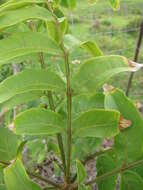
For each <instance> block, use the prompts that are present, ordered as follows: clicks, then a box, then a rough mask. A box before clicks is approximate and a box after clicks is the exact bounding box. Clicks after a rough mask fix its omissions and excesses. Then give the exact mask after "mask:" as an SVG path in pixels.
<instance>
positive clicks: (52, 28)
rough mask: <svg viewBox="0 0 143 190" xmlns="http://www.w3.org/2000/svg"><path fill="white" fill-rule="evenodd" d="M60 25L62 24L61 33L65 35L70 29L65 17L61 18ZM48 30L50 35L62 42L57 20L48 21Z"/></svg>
mask: <svg viewBox="0 0 143 190" xmlns="http://www.w3.org/2000/svg"><path fill="white" fill-rule="evenodd" d="M58 21H59V25H60V31H61V33H60V35H62V36H64V34H65V33H66V32H67V29H68V22H67V19H66V18H65V17H62V18H59V19H58ZM47 30H48V34H49V36H50V37H51V38H52V39H53V40H55V41H56V42H57V43H60V40H61V36H59V32H58V30H57V26H56V23H55V21H47Z"/></svg>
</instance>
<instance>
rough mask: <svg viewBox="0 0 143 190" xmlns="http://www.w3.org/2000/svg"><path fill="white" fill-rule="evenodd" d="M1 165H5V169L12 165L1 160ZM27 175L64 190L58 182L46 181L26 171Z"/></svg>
mask: <svg viewBox="0 0 143 190" xmlns="http://www.w3.org/2000/svg"><path fill="white" fill-rule="evenodd" d="M0 164H2V165H4V166H5V167H7V166H9V165H10V164H11V163H9V162H4V161H1V160H0ZM26 172H27V174H28V175H30V176H31V177H35V178H37V179H39V180H41V181H43V182H46V183H48V184H50V185H52V186H53V187H55V188H57V189H62V187H63V185H62V184H58V183H56V182H54V181H53V180H49V179H46V178H45V177H42V176H39V175H37V174H35V173H33V172H30V171H29V170H26Z"/></svg>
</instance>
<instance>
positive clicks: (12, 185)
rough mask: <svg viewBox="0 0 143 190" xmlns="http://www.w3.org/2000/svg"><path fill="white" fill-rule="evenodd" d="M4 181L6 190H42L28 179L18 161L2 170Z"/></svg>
mask: <svg viewBox="0 0 143 190" xmlns="http://www.w3.org/2000/svg"><path fill="white" fill-rule="evenodd" d="M4 179H5V183H6V186H7V189H8V190H19V188H20V190H42V189H41V187H40V186H39V185H38V184H36V183H35V182H33V181H32V180H30V179H29V177H28V175H27V174H26V171H25V168H24V166H23V165H22V163H21V161H20V160H18V159H17V160H16V161H15V162H14V163H13V164H11V165H10V166H8V167H7V168H5V169H4Z"/></svg>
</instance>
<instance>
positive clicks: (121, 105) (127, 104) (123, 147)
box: [105, 89, 143, 164]
mask: <svg viewBox="0 0 143 190" xmlns="http://www.w3.org/2000/svg"><path fill="white" fill-rule="evenodd" d="M105 108H106V109H115V110H118V111H119V112H120V113H121V116H122V117H123V118H125V119H127V120H129V121H131V126H130V127H128V128H126V129H124V130H122V131H121V133H119V135H117V136H116V137H115V141H114V157H115V158H116V162H117V160H118V161H119V164H122V163H126V164H127V163H128V162H133V161H135V160H137V159H139V158H140V157H141V156H142V147H143V141H142V137H143V119H142V117H141V114H140V113H139V111H138V110H137V108H136V106H135V105H134V104H133V102H132V101H131V100H130V99H129V98H127V97H126V96H125V94H124V93H123V92H122V91H121V90H119V89H114V90H112V91H110V92H108V93H107V94H106V96H105ZM112 154H113V153H112Z"/></svg>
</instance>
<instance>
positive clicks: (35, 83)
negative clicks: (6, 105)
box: [0, 69, 65, 103]
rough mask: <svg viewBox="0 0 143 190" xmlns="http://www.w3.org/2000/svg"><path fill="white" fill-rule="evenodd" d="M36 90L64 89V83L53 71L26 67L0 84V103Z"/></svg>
mask: <svg viewBox="0 0 143 190" xmlns="http://www.w3.org/2000/svg"><path fill="white" fill-rule="evenodd" d="M37 90H39V91H44V90H54V91H61V90H62V91H64V90H65V83H64V82H63V80H62V79H61V78H60V77H59V76H58V75H56V74H55V73H54V72H51V71H48V70H46V71H44V70H35V69H28V70H25V71H22V72H20V73H18V74H17V75H14V76H11V77H9V78H7V79H6V80H4V81H3V82H2V83H1V84H0V103H2V102H5V101H7V100H9V99H11V98H12V97H14V96H16V95H18V94H23V93H26V92H30V91H37ZM17 101H19V100H18V99H17Z"/></svg>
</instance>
